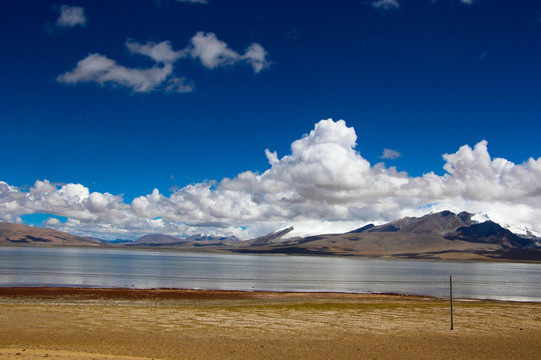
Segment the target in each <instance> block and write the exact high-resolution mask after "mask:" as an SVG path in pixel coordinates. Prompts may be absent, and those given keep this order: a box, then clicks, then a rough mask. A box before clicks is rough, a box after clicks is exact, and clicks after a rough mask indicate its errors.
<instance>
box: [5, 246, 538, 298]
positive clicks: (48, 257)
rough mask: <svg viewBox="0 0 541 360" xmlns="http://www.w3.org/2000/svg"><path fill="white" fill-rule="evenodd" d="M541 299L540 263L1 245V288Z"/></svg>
mask: <svg viewBox="0 0 541 360" xmlns="http://www.w3.org/2000/svg"><path fill="white" fill-rule="evenodd" d="M449 276H452V277H453V295H454V296H455V297H460V298H478V299H498V300H514V301H537V302H541V264H529V263H501V262H457V261H454V262H451V261H422V260H380V259H364V258H349V257H324V256H277V255H249V254H216V253H195V252H172V251H153V250H131V249H130V250H123V249H93V248H37V247H36V248H32V247H24V248H23V247H0V286H2V287H6V286H55V287H59V286H67V287H111V288H112V287H120V288H137V289H150V288H181V289H217V290H248V291H252V290H259V291H307V292H326V291H333V292H351V293H399V294H408V295H427V296H437V297H448V294H449Z"/></svg>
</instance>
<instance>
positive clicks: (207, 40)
mask: <svg viewBox="0 0 541 360" xmlns="http://www.w3.org/2000/svg"><path fill="white" fill-rule="evenodd" d="M125 46H126V48H127V49H128V51H129V52H130V53H131V54H133V55H143V56H146V57H148V58H150V59H152V60H153V61H154V62H155V63H156V65H154V66H152V67H150V68H128V67H125V66H123V65H120V64H118V63H117V62H116V61H115V60H112V59H110V58H108V57H107V56H104V55H101V54H99V53H94V54H89V55H88V56H87V57H85V58H84V59H82V60H80V61H79V62H77V65H76V66H75V68H74V69H73V70H71V71H68V72H66V73H64V74H62V75H59V76H58V77H57V79H56V80H57V81H58V82H60V83H64V84H78V83H82V82H94V83H98V84H100V85H102V86H104V85H105V84H109V85H113V86H122V87H127V88H130V89H131V90H132V91H134V92H137V93H147V92H151V91H154V90H157V89H160V90H164V91H167V92H176V93H187V92H192V91H193V90H194V86H193V83H192V82H191V81H189V80H187V79H186V78H185V77H176V76H175V75H174V64H175V63H176V62H177V61H178V60H180V59H184V58H193V59H196V60H199V61H201V63H202V64H203V65H204V66H205V67H207V68H210V69H213V68H216V67H219V66H228V65H234V64H237V63H247V64H249V65H250V66H252V68H253V70H254V72H256V73H258V72H260V71H261V70H263V69H266V68H268V67H269V66H270V61H269V60H268V58H267V57H268V53H267V52H266V50H265V49H263V47H262V46H261V45H259V44H257V43H254V44H251V45H250V46H249V47H248V48H247V50H246V52H245V53H244V54H243V55H240V54H239V53H237V52H235V51H234V50H232V49H230V48H229V46H228V45H227V43H225V42H223V41H221V40H219V39H218V38H217V37H216V35H215V34H213V33H203V32H198V33H197V34H196V35H194V36H193V37H192V39H191V41H190V45H189V46H188V47H187V48H185V49H183V50H178V51H175V50H173V47H172V46H171V43H170V42H169V41H162V42H159V43H156V42H152V41H149V42H147V43H145V44H141V43H139V42H136V41H134V40H132V39H129V40H128V41H126V43H125Z"/></svg>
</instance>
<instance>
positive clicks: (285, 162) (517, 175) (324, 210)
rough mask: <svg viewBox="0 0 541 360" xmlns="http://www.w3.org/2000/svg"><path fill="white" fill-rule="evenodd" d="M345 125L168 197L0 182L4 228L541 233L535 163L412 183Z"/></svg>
mask: <svg viewBox="0 0 541 360" xmlns="http://www.w3.org/2000/svg"><path fill="white" fill-rule="evenodd" d="M356 141H357V135H356V133H355V130H354V129H353V128H350V127H347V126H346V123H345V122H344V121H342V120H340V121H333V120H331V119H328V120H322V121H320V122H318V123H317V124H316V125H315V127H314V128H313V130H312V131H310V133H309V134H307V135H305V136H303V137H302V138H300V139H298V140H296V141H294V142H293V143H292V144H291V152H290V153H289V154H287V155H285V156H283V157H281V158H280V157H279V155H278V154H277V152H275V151H270V150H268V149H267V150H265V155H266V156H267V159H268V161H269V166H270V167H269V168H268V169H267V170H266V171H264V172H263V173H257V172H252V171H245V172H242V173H240V174H238V175H237V176H236V177H234V178H224V179H221V180H219V181H208V182H202V183H195V184H191V185H188V186H185V187H182V188H179V189H176V190H175V191H174V192H172V193H170V194H168V195H166V194H162V193H160V192H159V191H158V189H154V191H152V193H150V194H148V195H143V196H140V197H137V198H135V199H134V200H133V201H132V202H131V203H126V202H125V201H124V200H123V198H122V196H121V195H112V194H110V193H99V192H91V190H90V189H89V188H87V187H85V186H83V185H81V184H64V185H55V184H52V183H50V182H49V181H47V180H43V181H39V180H38V181H36V183H35V184H34V186H33V187H31V188H30V189H29V190H27V191H25V190H23V189H19V188H17V187H15V186H12V185H9V184H7V183H5V182H0V219H1V220H3V221H20V216H21V215H24V214H31V213H48V214H53V215H58V216H65V217H67V218H68V221H66V222H65V223H58V222H57V221H54V220H53V221H52V222H51V223H49V225H50V226H53V227H55V228H57V229H60V230H65V231H72V232H77V233H85V232H86V234H87V235H88V234H93V235H95V236H97V235H98V234H102V235H101V236H110V237H118V236H124V235H125V234H130V236H136V235H138V234H147V233H150V232H166V233H169V234H177V235H186V234H197V233H207V234H215V235H218V234H224V235H236V236H239V237H241V238H250V237H255V236H258V235H261V234H263V233H266V232H270V231H273V230H276V229H278V228H280V227H282V226H289V225H291V224H293V225H294V226H295V228H296V229H297V230H296V231H297V232H298V234H310V233H312V234H313V233H314V232H333V231H347V230H351V229H353V228H355V227H359V226H361V225H364V224H366V223H368V222H376V223H381V222H384V221H390V220H394V219H397V218H400V217H403V216H419V215H423V214H424V213H425V212H426V211H427V208H430V209H431V210H434V211H439V210H445V209H447V210H451V211H455V212H459V211H463V210H466V211H469V212H472V213H479V212H482V213H485V214H487V215H488V216H489V217H490V218H491V219H493V220H494V221H496V222H499V223H501V224H503V225H506V226H510V227H513V228H519V229H520V228H524V227H527V228H529V229H531V230H537V231H539V230H541V222H540V220H539V219H541V206H540V205H541V184H540V183H539V178H540V177H541V158H539V159H533V158H530V159H529V160H528V161H526V162H525V163H523V164H514V163H513V162H510V161H508V160H506V159H503V158H491V156H490V154H489V152H488V148H487V142H486V141H484V140H482V141H480V142H479V143H477V144H476V145H475V146H474V147H473V148H472V147H470V146H469V145H464V146H462V147H460V148H459V149H458V151H456V152H455V153H449V154H444V155H443V160H444V166H443V168H444V170H445V172H446V173H445V174H444V175H442V176H439V175H436V174H435V173H434V172H430V173H427V174H425V175H423V176H419V177H412V176H409V175H408V174H407V173H406V172H399V171H397V170H396V169H395V168H394V167H389V168H388V167H385V165H384V164H383V163H378V164H375V165H371V164H370V163H369V162H368V161H367V160H366V159H364V158H363V157H362V156H361V155H360V154H359V152H358V151H356V150H355V148H356Z"/></svg>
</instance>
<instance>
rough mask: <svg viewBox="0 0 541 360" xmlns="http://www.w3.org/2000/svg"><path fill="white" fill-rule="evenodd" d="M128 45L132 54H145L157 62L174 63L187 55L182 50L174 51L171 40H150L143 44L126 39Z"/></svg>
mask: <svg viewBox="0 0 541 360" xmlns="http://www.w3.org/2000/svg"><path fill="white" fill-rule="evenodd" d="M126 47H127V48H128V50H129V51H130V52H131V53H132V54H140V55H145V56H148V57H150V58H151V59H152V60H154V61H155V62H161V63H164V64H172V63H174V62H175V61H177V60H178V59H179V58H181V57H184V56H185V55H184V54H183V52H182V51H174V50H173V48H172V47H171V43H170V42H169V41H162V42H160V43H155V42H152V41H149V42H147V43H146V44H141V43H138V42H136V41H134V40H132V39H129V40H128V41H126Z"/></svg>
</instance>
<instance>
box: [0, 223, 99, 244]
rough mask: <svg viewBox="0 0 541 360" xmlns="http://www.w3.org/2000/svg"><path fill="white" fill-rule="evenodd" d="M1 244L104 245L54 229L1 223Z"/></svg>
mask: <svg viewBox="0 0 541 360" xmlns="http://www.w3.org/2000/svg"><path fill="white" fill-rule="evenodd" d="M0 245H11V246H14V245H15V246H24V245H31V246H103V245H104V244H103V243H101V242H100V241H98V240H94V239H89V238H86V237H82V236H75V235H71V234H68V233H65V232H62V231H58V230H53V229H44V228H37V227H31V226H26V225H21V224H12V223H0Z"/></svg>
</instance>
